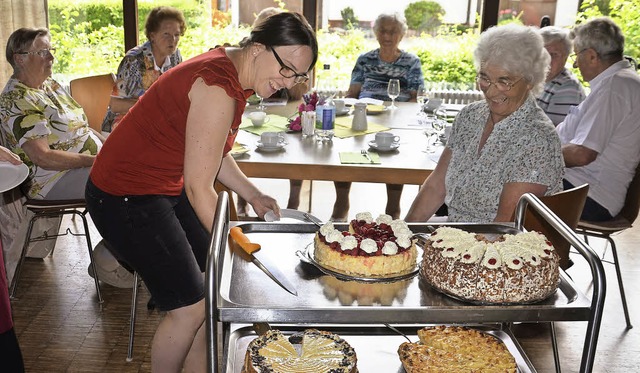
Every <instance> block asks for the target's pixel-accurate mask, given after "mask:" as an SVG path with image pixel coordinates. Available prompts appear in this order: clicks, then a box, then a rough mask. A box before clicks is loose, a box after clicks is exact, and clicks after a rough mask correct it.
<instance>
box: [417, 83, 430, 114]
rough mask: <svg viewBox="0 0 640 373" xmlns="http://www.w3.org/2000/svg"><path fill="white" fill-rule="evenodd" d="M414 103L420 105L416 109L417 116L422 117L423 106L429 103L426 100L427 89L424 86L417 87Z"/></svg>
mask: <svg viewBox="0 0 640 373" xmlns="http://www.w3.org/2000/svg"><path fill="white" fill-rule="evenodd" d="M416 101H417V102H418V104H419V105H420V107H419V108H418V115H424V114H425V112H424V104H425V103H426V102H427V101H429V99H428V98H427V89H426V88H425V87H424V86H420V87H418V90H417V91H416Z"/></svg>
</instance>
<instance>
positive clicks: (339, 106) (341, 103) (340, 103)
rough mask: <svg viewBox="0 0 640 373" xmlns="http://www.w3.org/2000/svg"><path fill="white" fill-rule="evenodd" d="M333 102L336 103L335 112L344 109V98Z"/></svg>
mask: <svg viewBox="0 0 640 373" xmlns="http://www.w3.org/2000/svg"><path fill="white" fill-rule="evenodd" d="M333 104H334V105H336V112H337V113H341V112H343V111H344V100H333Z"/></svg>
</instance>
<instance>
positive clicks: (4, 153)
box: [0, 146, 22, 165]
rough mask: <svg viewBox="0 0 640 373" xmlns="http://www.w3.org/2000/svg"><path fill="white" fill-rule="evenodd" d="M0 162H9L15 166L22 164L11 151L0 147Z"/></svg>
mask: <svg viewBox="0 0 640 373" xmlns="http://www.w3.org/2000/svg"><path fill="white" fill-rule="evenodd" d="M0 161H2V162H9V163H11V164H15V165H19V164H21V163H22V161H21V160H20V157H18V155H17V154H15V153H13V152H12V151H11V150H9V149H7V148H5V147H4V146H0Z"/></svg>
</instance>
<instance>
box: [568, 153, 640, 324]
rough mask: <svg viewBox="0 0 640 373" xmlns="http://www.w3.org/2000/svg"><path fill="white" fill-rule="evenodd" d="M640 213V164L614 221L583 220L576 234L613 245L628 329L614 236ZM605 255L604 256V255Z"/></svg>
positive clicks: (614, 261) (629, 322) (624, 297)
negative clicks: (602, 240) (601, 239)
mask: <svg viewBox="0 0 640 373" xmlns="http://www.w3.org/2000/svg"><path fill="white" fill-rule="evenodd" d="M639 211H640V164H638V166H637V167H636V173H635V175H634V176H633V179H631V183H630V184H629V188H628V189H627V195H626V197H625V199H624V205H623V206H622V210H620V213H619V214H618V215H617V216H615V217H614V218H613V219H612V220H609V221H604V222H590V221H584V220H581V221H580V222H579V223H578V227H577V229H576V232H577V233H579V234H583V235H584V236H585V239H586V238H587V236H591V237H598V238H603V239H605V240H607V241H608V242H609V243H610V244H611V254H613V264H614V265H615V267H616V275H617V276H618V287H619V288H620V298H621V299H622V307H623V309H624V317H625V319H626V322H627V329H631V328H633V325H631V318H630V317H629V307H628V306H627V298H626V296H625V294H624V285H623V284H622V273H621V271H620V261H619V260H618V251H617V249H616V243H615V241H614V240H613V237H612V236H613V234H614V233H618V232H622V231H624V230H625V229H628V228H631V226H632V224H633V222H634V221H635V220H636V218H637V217H638V212H639ZM603 255H604V254H603Z"/></svg>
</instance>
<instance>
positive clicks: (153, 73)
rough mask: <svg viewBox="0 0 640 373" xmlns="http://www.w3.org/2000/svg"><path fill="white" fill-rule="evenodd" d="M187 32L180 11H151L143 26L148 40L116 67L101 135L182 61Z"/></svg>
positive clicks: (165, 7) (133, 49) (168, 8)
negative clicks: (160, 78) (181, 39)
mask: <svg viewBox="0 0 640 373" xmlns="http://www.w3.org/2000/svg"><path fill="white" fill-rule="evenodd" d="M186 30H187V24H186V22H185V19H184V15H183V14H182V12H181V11H180V10H178V9H176V8H172V7H169V6H159V7H156V8H153V9H151V12H149V15H148V16H147V21H146V23H145V25H144V33H145V35H146V36H147V39H148V40H147V41H146V42H144V43H143V44H142V45H138V46H136V47H134V48H132V49H130V50H129V51H128V52H127V54H126V55H125V56H124V58H123V59H122V61H121V62H120V66H118V74H117V79H116V83H115V85H114V87H113V92H112V96H111V101H110V102H109V108H108V110H107V114H106V115H105V118H104V121H103V122H102V132H103V133H104V134H105V135H107V134H109V133H110V132H111V131H112V130H113V129H114V128H115V127H116V126H117V124H118V122H120V120H121V119H122V117H123V116H124V115H125V114H126V113H127V112H128V111H129V109H131V107H132V106H133V104H135V103H136V101H138V98H140V96H142V95H143V94H144V93H145V92H146V91H147V90H148V89H149V87H150V86H151V84H153V83H154V82H155V81H156V80H158V78H159V77H160V75H162V74H163V73H165V72H166V71H167V70H169V69H170V68H172V67H175V66H177V65H178V64H179V63H181V62H182V55H181V54H180V50H179V49H178V43H179V42H180V37H181V36H183V35H184V33H185V32H186Z"/></svg>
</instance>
